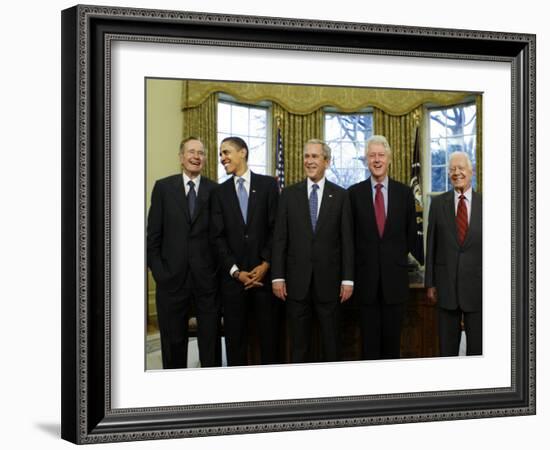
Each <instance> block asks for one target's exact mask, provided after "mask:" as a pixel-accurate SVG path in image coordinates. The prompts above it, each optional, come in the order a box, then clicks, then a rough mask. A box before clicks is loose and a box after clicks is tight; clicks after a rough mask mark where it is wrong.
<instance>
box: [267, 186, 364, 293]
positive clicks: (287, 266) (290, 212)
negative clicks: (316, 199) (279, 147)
mask: <svg viewBox="0 0 550 450" xmlns="http://www.w3.org/2000/svg"><path fill="white" fill-rule="evenodd" d="M351 220H352V219H351V210H350V204H349V198H348V193H347V191H346V190H345V189H343V188H341V187H340V186H337V185H336V184H334V183H331V182H330V181H328V180H325V187H324V190H323V198H322V201H321V209H320V211H319V217H318V219H317V226H316V230H315V232H313V229H312V226H311V218H310V216H309V200H308V194H307V180H304V181H302V182H300V183H297V184H294V185H292V186H289V187H287V188H286V189H284V190H283V192H282V195H281V201H280V204H279V212H278V214H277V224H276V226H275V237H274V241H273V265H272V273H271V277H272V279H277V278H284V279H285V280H286V287H287V294H288V296H289V297H290V298H292V299H296V300H301V299H303V298H305V297H306V295H307V293H308V289H309V286H310V284H311V277H312V275H314V282H315V287H316V290H317V293H318V295H319V297H320V301H324V302H334V301H337V299H338V297H339V294H340V285H341V282H342V281H343V280H350V281H353V236H352V230H353V226H352V223H351Z"/></svg>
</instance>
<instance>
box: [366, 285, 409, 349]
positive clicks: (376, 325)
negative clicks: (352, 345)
mask: <svg viewBox="0 0 550 450" xmlns="http://www.w3.org/2000/svg"><path fill="white" fill-rule="evenodd" d="M404 313H405V302H403V303H396V304H387V303H386V302H385V301H384V294H383V292H382V287H381V286H380V285H379V286H378V296H377V298H376V301H375V303H373V304H368V305H365V304H362V305H360V307H359V326H360V328H361V339H362V347H363V353H362V356H363V359H397V358H399V357H400V356H401V324H402V322H403V316H404Z"/></svg>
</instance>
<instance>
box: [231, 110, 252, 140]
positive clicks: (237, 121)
mask: <svg viewBox="0 0 550 450" xmlns="http://www.w3.org/2000/svg"><path fill="white" fill-rule="evenodd" d="M231 119H232V120H231V132H232V133H233V134H234V135H239V136H246V135H248V108H246V107H244V106H238V105H232V106H231Z"/></svg>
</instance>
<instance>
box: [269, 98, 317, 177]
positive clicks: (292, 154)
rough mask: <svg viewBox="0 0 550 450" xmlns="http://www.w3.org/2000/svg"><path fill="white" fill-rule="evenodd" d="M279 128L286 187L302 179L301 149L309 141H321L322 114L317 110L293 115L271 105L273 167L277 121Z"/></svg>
mask: <svg viewBox="0 0 550 450" xmlns="http://www.w3.org/2000/svg"><path fill="white" fill-rule="evenodd" d="M278 120H279V123H280V128H281V137H282V140H283V148H284V158H285V182H286V185H287V186H290V185H291V184H294V183H296V182H298V181H301V180H302V179H303V178H304V163H303V148H304V144H305V143H306V142H307V141H308V140H309V139H314V138H316V139H323V130H324V113H323V110H322V109H318V110H316V111H314V112H312V113H311V114H293V113H291V112H289V111H287V110H286V109H285V108H283V107H282V106H281V105H279V104H278V103H273V114H272V125H271V127H272V130H274V131H273V133H271V134H272V147H271V148H273V149H274V151H273V152H272V154H273V155H272V156H273V167H275V159H276V153H277V152H276V151H275V149H276V148H277V147H276V141H277V123H278V122H277V121H278Z"/></svg>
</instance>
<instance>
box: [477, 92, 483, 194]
mask: <svg viewBox="0 0 550 450" xmlns="http://www.w3.org/2000/svg"><path fill="white" fill-rule="evenodd" d="M482 169H483V97H482V95H481V94H478V95H476V177H477V186H476V190H477V192H482V190H483V183H482V181H483V170H482Z"/></svg>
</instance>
